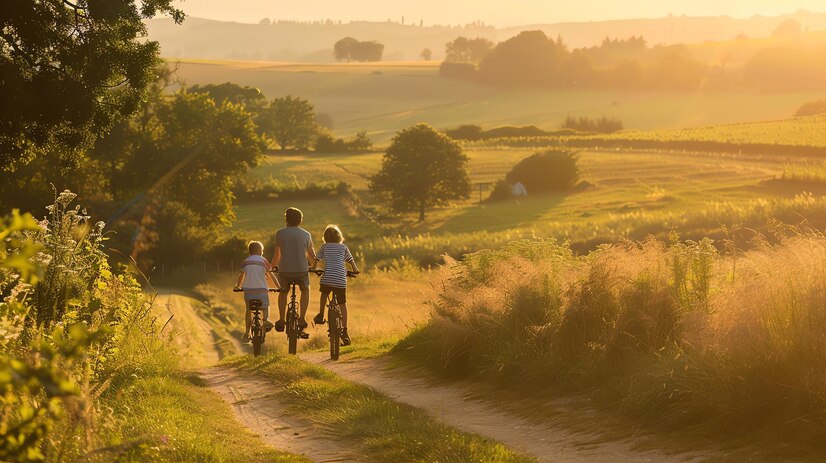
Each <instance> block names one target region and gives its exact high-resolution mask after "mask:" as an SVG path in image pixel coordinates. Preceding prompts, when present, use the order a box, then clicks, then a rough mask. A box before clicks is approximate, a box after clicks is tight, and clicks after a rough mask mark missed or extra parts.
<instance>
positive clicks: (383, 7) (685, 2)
mask: <svg viewBox="0 0 826 463" xmlns="http://www.w3.org/2000/svg"><path fill="white" fill-rule="evenodd" d="M177 3H178V5H179V6H180V7H182V8H183V9H184V11H185V12H186V13H187V14H188V15H190V16H197V17H202V18H210V19H221V20H227V21H238V22H258V20H260V19H261V18H264V17H268V18H274V19H297V20H308V19H312V20H314V19H328V18H329V19H342V20H345V21H346V20H359V19H364V20H370V21H384V20H386V19H388V18H392V19H393V20H396V21H398V20H401V17H402V16H404V17H405V19H406V21H407V22H408V23H418V22H419V20H420V19H422V20H424V23H425V24H426V25H427V24H465V23H469V22H472V21H476V20H481V21H484V22H485V23H487V24H493V25H496V26H509V25H523V24H533V23H554V22H566V21H599V20H605V19H620V18H650V17H661V16H666V15H668V14H675V15H682V14H686V15H690V16H698V15H703V16H720V15H729V16H734V17H750V16H753V15H755V14H762V15H777V14H782V13H792V12H794V11H797V10H799V9H808V10H812V11H817V12H826V0H406V1H404V2H398V1H387V0H385V1H376V0H180V1H178V2H177Z"/></svg>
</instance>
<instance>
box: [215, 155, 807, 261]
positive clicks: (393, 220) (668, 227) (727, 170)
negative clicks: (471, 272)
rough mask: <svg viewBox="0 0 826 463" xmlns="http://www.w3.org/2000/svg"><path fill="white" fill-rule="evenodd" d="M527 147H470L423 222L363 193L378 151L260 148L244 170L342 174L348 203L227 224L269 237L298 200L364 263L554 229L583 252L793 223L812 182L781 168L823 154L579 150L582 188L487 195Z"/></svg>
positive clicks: (315, 224) (285, 180)
mask: <svg viewBox="0 0 826 463" xmlns="http://www.w3.org/2000/svg"><path fill="white" fill-rule="evenodd" d="M533 152H534V150H531V149H524V148H498V149H497V148H474V147H470V148H468V149H467V151H466V153H467V155H468V157H469V164H468V171H469V174H470V178H471V181H472V183H473V185H474V190H473V192H472V194H471V198H470V199H468V200H467V201H464V202H461V203H457V204H454V205H452V206H449V207H444V208H439V209H434V210H432V211H430V212H429V216H428V218H427V220H426V221H425V222H423V223H418V222H415V221H414V220H413V218H412V217H398V216H391V215H388V214H386V211H383V210H382V208H381V205H380V204H377V203H376V202H375V201H374V199H373V198H372V197H371V195H370V193H369V191H368V179H369V177H370V175H372V174H374V173H375V172H376V171H378V169H379V167H380V162H381V156H382V154H381V153H363V154H352V155H351V154H347V155H326V154H314V153H306V154H289V155H281V154H279V153H274V154H270V155H268V156H267V157H266V159H265V160H264V162H262V164H261V165H260V166H259V167H258V168H257V169H255V170H254V171H253V172H252V173H251V175H252V176H253V177H255V178H258V179H264V180H266V181H268V182H275V183H278V184H287V185H293V184H296V185H299V186H300V185H306V184H308V183H312V182H322V183H323V182H338V181H344V182H348V183H349V184H350V185H351V187H352V194H353V195H354V196H355V197H356V198H357V204H356V205H354V204H353V203H352V202H350V201H345V200H343V199H342V198H339V197H331V198H321V199H309V200H303V201H302V200H292V199H290V200H282V199H273V200H266V201H252V202H242V203H239V204H237V205H236V208H235V212H236V215H237V217H238V219H237V221H236V222H235V225H234V227H233V228H232V230H231V233H233V234H235V235H237V236H239V237H242V238H244V239H251V238H253V237H254V238H257V239H261V240H266V239H269V238H270V237H271V235H272V234H273V233H274V232H275V229H276V228H277V227H279V226H280V224H281V223H282V220H283V219H282V214H283V210H284V209H286V207H289V206H297V207H299V208H301V209H302V210H303V211H304V212H305V217H306V222H305V226H306V228H307V229H308V230H310V231H311V232H312V233H313V234H314V236H315V237H316V240H317V241H319V242H320V238H321V237H320V234H321V231H322V230H323V227H324V226H325V225H326V224H328V223H337V224H339V225H341V226H342V229H343V230H344V232H345V236H346V237H347V240H348V242H349V243H350V244H351V246H352V247H353V249H354V251H355V252H357V253H358V254H359V256H360V257H361V258H363V259H364V262H365V263H366V264H367V265H368V266H371V265H373V266H375V265H378V266H380V267H388V266H391V265H394V262H396V263H398V261H399V260H400V259H408V260H410V261H412V263H414V264H423V265H425V266H427V265H432V264H435V263H437V262H439V261H440V256H441V255H442V254H445V253H447V254H450V255H452V256H453V257H460V256H461V255H462V254H464V253H467V252H472V251H476V250H479V249H484V248H487V247H498V246H501V245H503V244H505V243H507V242H508V241H511V240H513V239H518V238H536V237H538V238H554V239H557V240H559V241H560V242H562V241H568V242H571V243H572V244H573V245H574V246H575V247H576V248H577V249H578V250H579V251H588V250H590V249H593V248H594V247H595V246H596V245H597V244H599V243H601V242H611V241H616V240H617V239H619V238H621V237H626V238H632V239H641V238H644V237H645V236H646V235H647V234H649V233H651V234H655V235H660V236H665V235H667V234H668V233H670V232H671V231H676V232H677V233H680V234H682V235H685V236H690V237H699V236H704V235H706V234H711V235H713V236H716V237H720V236H721V234H722V233H723V232H722V230H723V228H724V227H725V226H731V225H737V224H740V225H745V226H749V227H755V228H759V227H763V226H765V225H766V223H767V222H768V221H769V219H771V218H772V217H774V216H783V218H784V220H786V221H789V222H791V223H800V222H802V221H803V220H804V219H807V218H808V219H810V220H814V219H817V218H818V217H821V213H822V208H823V200H822V199H821V198H820V196H819V195H820V194H822V193H823V188H822V186H821V185H819V184H818V183H817V182H814V183H813V182H801V181H792V180H793V179H792V178H791V176H792V172H797V173H798V174H797V175H798V177H799V175H802V174H800V173H802V172H808V171H816V170H817V169H819V168H820V166H822V164H821V161H819V160H817V159H809V158H802V157H789V156H777V157H771V158H769V157H763V156H746V155H742V156H737V155H719V154H696V153H695V154H692V153H653V152H634V151H583V152H581V153H580V154H579V157H580V161H579V165H580V168H581V171H582V179H583V181H584V182H587V183H585V187H584V188H581V189H578V190H576V191H573V192H570V193H568V194H558V195H541V196H536V197H532V196H528V197H525V198H520V199H513V200H506V201H502V202H487V201H486V199H487V196H488V195H489V194H490V186H491V184H492V183H493V182H495V181H496V180H498V179H501V178H503V177H504V175H505V173H506V172H507V171H508V170H509V169H510V168H511V167H512V166H513V165H514V164H516V163H517V162H518V161H519V160H521V159H523V158H525V157H527V156H529V155H531V154H532V153H533ZM796 179H797V180H800V179H799V178H797V177H796ZM480 199H481V202H480Z"/></svg>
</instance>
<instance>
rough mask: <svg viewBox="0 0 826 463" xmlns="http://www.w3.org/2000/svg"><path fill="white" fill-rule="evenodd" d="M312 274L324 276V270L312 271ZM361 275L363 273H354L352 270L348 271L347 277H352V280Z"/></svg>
mask: <svg viewBox="0 0 826 463" xmlns="http://www.w3.org/2000/svg"><path fill="white" fill-rule="evenodd" d="M310 273H315V274H316V275H318V276H322V275H324V270H310ZM359 273H361V272H353V271H351V270H348V271H347V276H348V277H350V278H355V277H356V275H358V274H359Z"/></svg>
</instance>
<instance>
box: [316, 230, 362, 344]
mask: <svg viewBox="0 0 826 463" xmlns="http://www.w3.org/2000/svg"><path fill="white" fill-rule="evenodd" d="M316 255H317V259H318V260H323V261H324V275H322V277H321V288H320V291H321V299H320V304H319V308H318V315H316V316H315V318H314V319H313V321H314V322H315V323H316V324H319V325H322V324H324V306H325V305H327V298H328V297H329V296H330V293H333V294H334V295H335V296H336V301H338V305H339V307H340V308H341V317H342V320H341V327H342V328H343V330H342V336H341V343H342V345H345V346H349V345H350V335H348V334H347V267H346V264H350V266H351V267H352V269H353V271H354V272H358V271H359V269H358V266H356V261H355V259H353V255H352V254H351V253H350V249H348V248H347V245H345V244H344V235H342V233H341V230H340V229H339V228H338V226H336V225H327V228H326V229H325V230H324V244H322V245H321V248H320V249H319V250H318V252H317V253H316ZM316 263H318V262H316Z"/></svg>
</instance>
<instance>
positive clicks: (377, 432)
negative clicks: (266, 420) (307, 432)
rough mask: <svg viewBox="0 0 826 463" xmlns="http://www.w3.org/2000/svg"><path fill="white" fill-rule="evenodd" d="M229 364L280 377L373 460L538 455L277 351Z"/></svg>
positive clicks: (293, 395)
mask: <svg viewBox="0 0 826 463" xmlns="http://www.w3.org/2000/svg"><path fill="white" fill-rule="evenodd" d="M224 364H225V365H229V366H232V367H235V368H238V369H241V370H243V371H247V372H253V373H256V374H260V375H263V376H266V377H268V378H271V379H273V380H275V381H276V382H278V383H279V384H281V385H282V386H283V389H284V391H285V393H284V395H283V399H284V400H285V401H286V402H287V403H288V404H289V405H290V406H291V407H292V409H293V410H294V411H295V413H296V414H300V415H302V416H304V417H306V418H308V419H310V420H312V421H315V422H318V423H323V424H324V425H327V426H329V427H330V428H331V429H332V430H333V431H335V432H336V433H337V434H338V435H339V436H341V437H342V438H343V439H348V440H352V441H355V442H358V443H359V447H361V450H362V451H363V452H364V454H365V455H370V461H373V462H379V463H380V462H399V461H405V462H432V461H439V462H441V463H450V462H457V463H458V462H467V461H485V462H501V463H505V462H532V461H534V460H533V459H532V458H529V457H526V456H523V455H519V454H517V453H514V452H512V451H510V450H508V449H507V448H505V447H504V446H503V445H502V444H499V443H496V442H491V441H489V440H487V439H485V438H483V437H481V436H478V435H475V434H469V433H464V432H461V431H458V430H456V429H453V428H451V427H449V426H446V425H444V424H441V423H439V422H437V421H434V420H432V419H430V418H429V417H428V416H427V415H426V414H425V413H424V412H422V411H421V410H418V409H416V408H414V407H410V406H407V405H403V404H399V403H396V402H393V401H392V400H390V399H388V398H387V397H385V396H384V395H382V394H379V393H378V392H375V391H374V390H372V389H370V388H369V387H366V386H362V385H359V384H355V383H352V382H349V381H346V380H343V379H341V378H339V377H337V376H335V375H333V374H332V373H330V372H328V371H327V370H325V369H323V368H321V367H318V366H315V365H310V364H308V363H306V362H303V361H301V360H299V359H297V358H295V357H290V356H285V355H283V354H277V353H276V354H271V355H267V356H262V357H257V358H255V357H250V356H247V357H239V358H234V359H230V360H228V361H225V362H224Z"/></svg>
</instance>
